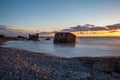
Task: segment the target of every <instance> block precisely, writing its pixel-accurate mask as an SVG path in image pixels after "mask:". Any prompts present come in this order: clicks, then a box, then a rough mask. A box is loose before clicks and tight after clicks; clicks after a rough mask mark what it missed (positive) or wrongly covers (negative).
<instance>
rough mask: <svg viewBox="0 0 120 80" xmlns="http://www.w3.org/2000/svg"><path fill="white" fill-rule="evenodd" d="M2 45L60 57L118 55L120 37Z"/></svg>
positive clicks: (9, 42)
mask: <svg viewBox="0 0 120 80" xmlns="http://www.w3.org/2000/svg"><path fill="white" fill-rule="evenodd" d="M2 47H10V48H17V49H24V50H29V51H33V52H41V53H49V54H51V55H55V56H60V57H68V58H69V57H101V56H108V57H109V56H120V37H80V38H78V40H77V42H76V43H74V44H54V43H53V38H50V40H46V38H40V41H28V40H20V41H8V42H6V43H5V44H4V45H2Z"/></svg>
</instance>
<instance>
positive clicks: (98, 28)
mask: <svg viewBox="0 0 120 80" xmlns="http://www.w3.org/2000/svg"><path fill="white" fill-rule="evenodd" d="M116 29H120V24H114V25H108V26H105V27H102V26H95V25H91V24H86V25H83V26H81V25H77V26H74V27H70V28H69V29H63V31H88V30H89V31H101V30H116Z"/></svg>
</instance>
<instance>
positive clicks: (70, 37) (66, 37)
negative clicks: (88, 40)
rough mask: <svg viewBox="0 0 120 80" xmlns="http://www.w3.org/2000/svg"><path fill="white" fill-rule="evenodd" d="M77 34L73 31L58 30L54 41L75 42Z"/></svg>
mask: <svg viewBox="0 0 120 80" xmlns="http://www.w3.org/2000/svg"><path fill="white" fill-rule="evenodd" d="M75 42H76V35H74V34H73V33H71V32H56V33H55V37H54V43H75Z"/></svg>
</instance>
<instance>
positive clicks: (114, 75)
mask: <svg viewBox="0 0 120 80" xmlns="http://www.w3.org/2000/svg"><path fill="white" fill-rule="evenodd" d="M111 75H112V76H113V77H116V78H120V74H119V73H115V72H112V73H111Z"/></svg>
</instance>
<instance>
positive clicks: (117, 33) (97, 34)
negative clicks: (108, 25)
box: [72, 29, 120, 37]
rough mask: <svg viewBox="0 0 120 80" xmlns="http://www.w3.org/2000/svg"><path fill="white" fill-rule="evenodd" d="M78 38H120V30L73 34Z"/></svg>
mask: <svg viewBox="0 0 120 80" xmlns="http://www.w3.org/2000/svg"><path fill="white" fill-rule="evenodd" d="M72 33H73V34H75V35H76V36H78V37H83V36H86V37H89V36H91V37H92V36H93V37H104V36H105V37H107V36H108V37H109V36H116V37H117V36H120V29H118V30H101V31H77V32H72Z"/></svg>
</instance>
